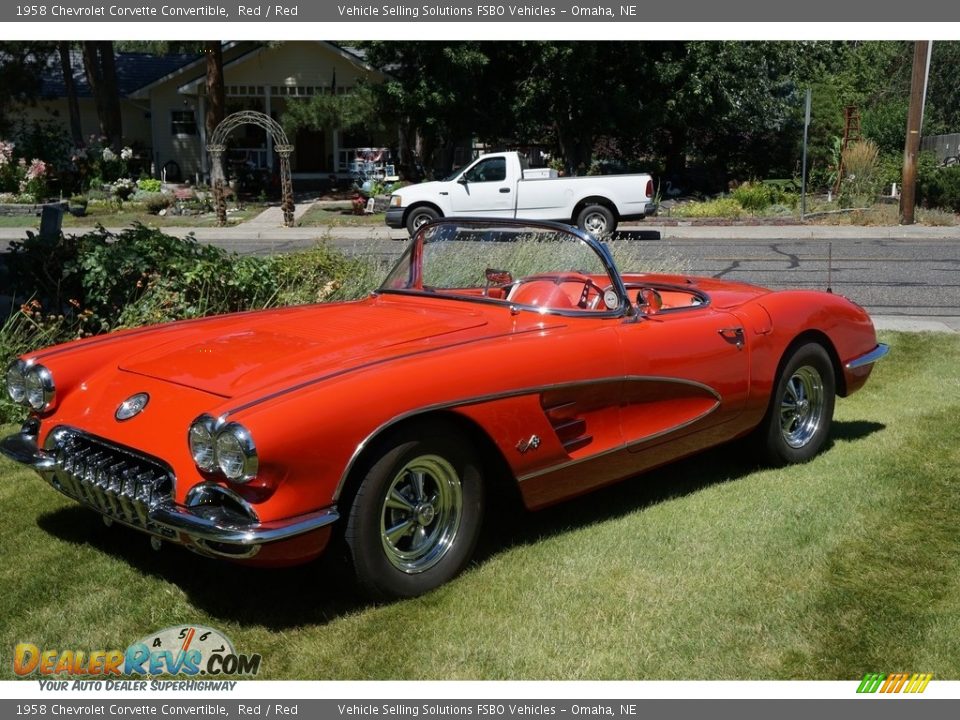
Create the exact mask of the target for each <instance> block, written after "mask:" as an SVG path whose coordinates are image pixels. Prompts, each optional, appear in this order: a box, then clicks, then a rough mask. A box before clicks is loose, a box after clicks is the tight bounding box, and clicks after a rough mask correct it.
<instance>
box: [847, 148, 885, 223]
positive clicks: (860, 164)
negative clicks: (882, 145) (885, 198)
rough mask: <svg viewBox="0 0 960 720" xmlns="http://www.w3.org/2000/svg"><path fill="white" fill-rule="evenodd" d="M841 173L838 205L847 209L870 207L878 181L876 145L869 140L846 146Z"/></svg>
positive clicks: (877, 152) (877, 151)
mask: <svg viewBox="0 0 960 720" xmlns="http://www.w3.org/2000/svg"><path fill="white" fill-rule="evenodd" d="M843 171H844V174H845V175H844V178H843V181H842V182H841V184H840V195H841V198H840V204H841V205H846V206H847V207H850V206H861V205H871V204H872V203H873V200H874V197H875V195H876V194H877V190H878V185H879V180H880V173H879V150H878V149H877V144H876V143H874V142H873V141H871V140H858V141H856V142H852V143H850V144H849V145H847V147H846V149H845V150H844V151H843Z"/></svg>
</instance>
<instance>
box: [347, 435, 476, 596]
mask: <svg viewBox="0 0 960 720" xmlns="http://www.w3.org/2000/svg"><path fill="white" fill-rule="evenodd" d="M378 448H379V449H378V450H376V451H375V454H374V456H373V457H372V458H371V464H369V466H368V468H369V469H368V470H367V471H366V472H365V474H364V477H363V480H362V481H361V483H360V487H359V488H358V490H357V493H356V495H355V496H354V499H353V503H352V505H351V507H350V514H349V517H348V518H347V525H346V528H345V530H344V539H345V541H346V544H347V548H348V549H349V553H350V557H351V559H352V561H353V568H354V572H355V575H356V579H357V584H358V585H359V587H360V589H361V590H362V591H363V592H364V593H365V594H366V595H368V596H370V597H372V598H374V599H389V598H400V597H414V596H416V595H422V594H423V593H425V592H428V591H430V590H433V589H434V588H435V587H438V586H439V585H442V584H443V583H445V582H447V581H448V580H450V579H451V578H453V577H454V576H456V575H457V574H458V573H459V572H460V571H461V570H463V568H464V567H465V566H466V564H467V563H468V562H469V561H470V558H471V556H472V555H473V550H474V547H475V546H476V542H477V537H478V536H479V534H480V526H481V523H482V520H483V506H484V498H483V478H482V475H481V472H480V467H481V465H480V463H479V462H478V460H477V458H476V454H475V452H474V450H473V448H471V447H470V446H469V445H468V444H467V443H465V442H464V440H463V439H462V438H461V437H460V436H459V435H457V434H456V433H455V432H452V431H451V430H449V429H446V428H444V427H442V426H440V425H437V424H433V423H431V424H417V425H412V426H409V427H408V428H406V429H405V430H403V431H401V432H399V433H396V434H394V435H393V436H392V437H390V438H389V439H388V440H387V441H385V442H384V443H381V444H380V445H379V446H378ZM418 475H419V480H418V479H417V477H418ZM418 488H419V489H418ZM391 529H393V530H394V533H393V536H391V535H390V533H389V531H390V530H391Z"/></svg>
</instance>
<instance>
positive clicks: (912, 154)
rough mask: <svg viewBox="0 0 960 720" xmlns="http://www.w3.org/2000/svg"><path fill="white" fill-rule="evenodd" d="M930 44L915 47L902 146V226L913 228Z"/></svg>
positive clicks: (923, 43)
mask: <svg viewBox="0 0 960 720" xmlns="http://www.w3.org/2000/svg"><path fill="white" fill-rule="evenodd" d="M930 44H931V43H930V42H929V41H926V40H918V41H916V42H915V43H914V44H913V73H912V75H911V77H910V111H909V112H908V113H907V137H906V140H905V141H904V144H903V188H902V190H901V192H900V224H901V225H913V213H914V209H915V208H916V205H917V153H918V152H919V151H920V129H921V127H922V125H923V105H924V100H925V99H926V96H927V71H928V69H929V64H928V58H929V53H930Z"/></svg>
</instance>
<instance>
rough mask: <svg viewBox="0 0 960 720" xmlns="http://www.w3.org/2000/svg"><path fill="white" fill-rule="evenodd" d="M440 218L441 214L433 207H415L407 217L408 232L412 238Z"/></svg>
mask: <svg viewBox="0 0 960 720" xmlns="http://www.w3.org/2000/svg"><path fill="white" fill-rule="evenodd" d="M438 217H440V213H438V212H437V211H436V210H434V209H433V208H431V207H426V206H424V207H415V208H414V209H413V210H411V211H410V213H409V214H408V215H407V232H408V233H410V237H413V236H414V235H416V234H417V230H419V229H420V227H421V226H422V225H426V224H427V223H428V222H433V221H434V220H436V219H437V218H438Z"/></svg>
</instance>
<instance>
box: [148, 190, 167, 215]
mask: <svg viewBox="0 0 960 720" xmlns="http://www.w3.org/2000/svg"><path fill="white" fill-rule="evenodd" d="M141 202H143V207H144V209H146V211H147V212H148V213H150V214H151V215H156V214H157V213H159V212H160V211H161V210H166V209H167V208H168V207H170V206H171V205H172V204H173V198H171V197H170V196H169V195H167V194H166V193H162V192H152V193H148V194H146V195H144V196H143V198H142V200H141Z"/></svg>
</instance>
